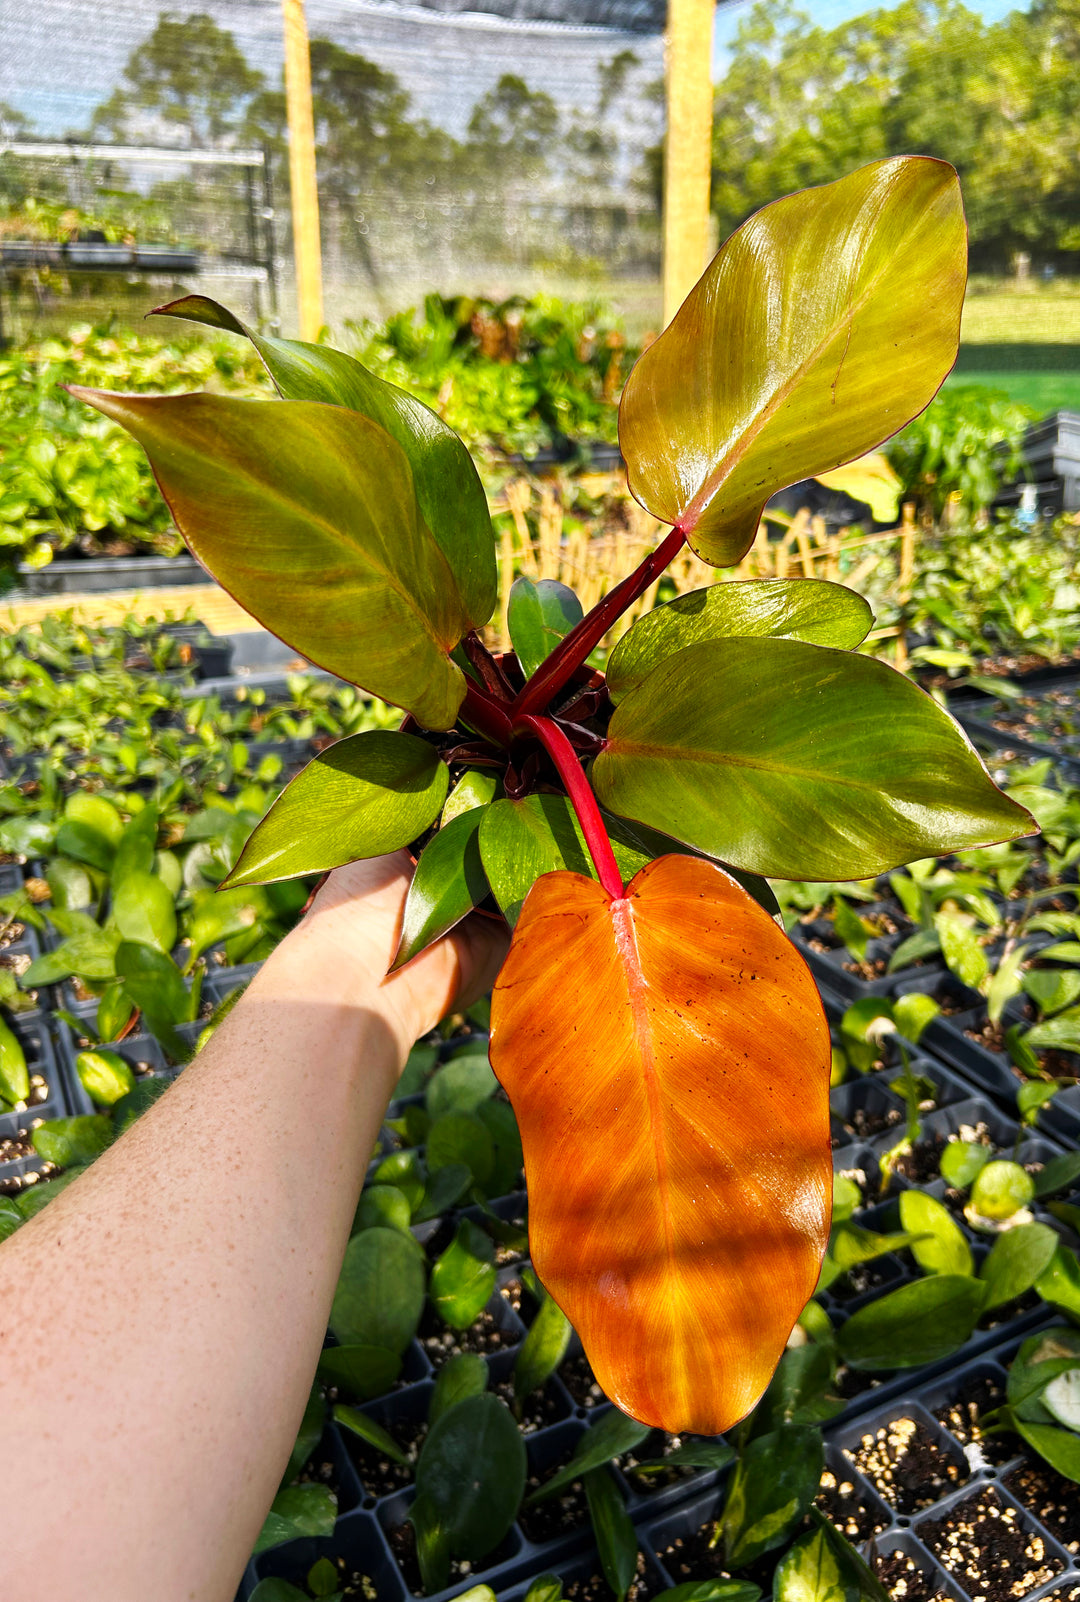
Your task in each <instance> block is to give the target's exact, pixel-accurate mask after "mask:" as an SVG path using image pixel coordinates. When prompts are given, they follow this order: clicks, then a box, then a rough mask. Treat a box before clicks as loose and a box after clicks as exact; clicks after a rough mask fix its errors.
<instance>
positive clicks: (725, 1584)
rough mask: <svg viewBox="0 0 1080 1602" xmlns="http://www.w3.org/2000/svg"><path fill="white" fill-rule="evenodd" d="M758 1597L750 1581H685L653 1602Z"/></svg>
mask: <svg viewBox="0 0 1080 1602" xmlns="http://www.w3.org/2000/svg"><path fill="white" fill-rule="evenodd" d="M760 1596H761V1587H760V1585H754V1584H753V1583H752V1582H751V1581H750V1580H721V1579H716V1580H687V1581H686V1582H685V1584H683V1585H670V1586H668V1588H667V1590H666V1591H660V1592H659V1593H658V1594H657V1596H656V1598H655V1602H759V1598H760ZM526 1602H528V1598H526Z"/></svg>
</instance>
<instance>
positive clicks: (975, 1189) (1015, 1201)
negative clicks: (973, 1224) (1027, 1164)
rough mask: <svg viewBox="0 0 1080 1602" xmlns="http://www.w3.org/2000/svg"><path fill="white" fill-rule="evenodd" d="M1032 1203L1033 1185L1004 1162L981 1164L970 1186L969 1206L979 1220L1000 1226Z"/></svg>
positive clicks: (1023, 1173) (1024, 1173) (1026, 1175)
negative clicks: (985, 1219) (999, 1224)
mask: <svg viewBox="0 0 1080 1602" xmlns="http://www.w3.org/2000/svg"><path fill="white" fill-rule="evenodd" d="M1034 1200H1035V1181H1034V1179H1033V1178H1032V1177H1031V1175H1030V1174H1029V1173H1028V1171H1027V1169H1026V1168H1022V1167H1021V1166H1020V1164H1019V1163H1014V1162H1010V1161H1009V1160H1008V1159H1007V1158H1003V1157H997V1158H994V1159H993V1161H991V1162H988V1163H984V1164H983V1166H982V1167H981V1168H980V1169H979V1172H978V1173H977V1174H976V1175H975V1178H974V1180H973V1181H972V1185H971V1206H972V1208H973V1209H974V1211H975V1212H976V1213H978V1215H979V1217H980V1218H988V1219H990V1220H992V1221H993V1222H994V1223H1002V1222H1003V1221H1004V1220H1005V1219H1006V1218H1011V1217H1012V1216H1013V1214H1014V1213H1018V1212H1019V1211H1020V1209H1021V1208H1022V1207H1026V1206H1027V1205H1028V1203H1029V1202H1032V1201H1034Z"/></svg>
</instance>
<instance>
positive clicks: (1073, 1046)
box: [1024, 1007, 1080, 1052]
mask: <svg viewBox="0 0 1080 1602" xmlns="http://www.w3.org/2000/svg"><path fill="white" fill-rule="evenodd" d="M1024 1040H1025V1042H1026V1044H1027V1045H1028V1046H1040V1047H1043V1048H1045V1049H1049V1050H1053V1051H1077V1052H1080V1007H1070V1008H1069V1009H1068V1011H1067V1012H1062V1013H1059V1014H1058V1016H1057V1017H1056V1018H1048V1019H1047V1020H1046V1021H1045V1023H1037V1024H1035V1025H1034V1026H1033V1027H1032V1028H1031V1029H1029V1030H1028V1032H1027V1034H1026V1035H1025V1036H1024Z"/></svg>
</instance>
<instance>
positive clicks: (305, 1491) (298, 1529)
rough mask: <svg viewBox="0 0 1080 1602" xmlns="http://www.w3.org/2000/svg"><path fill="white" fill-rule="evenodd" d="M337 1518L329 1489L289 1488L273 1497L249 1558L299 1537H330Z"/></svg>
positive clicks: (305, 1486) (311, 1486)
mask: <svg viewBox="0 0 1080 1602" xmlns="http://www.w3.org/2000/svg"><path fill="white" fill-rule="evenodd" d="M336 1519H337V1497H336V1496H335V1495H334V1493H333V1491H331V1489H330V1487H329V1486H327V1485H290V1486H289V1487H288V1488H287V1489H286V1490H284V1491H279V1492H278V1494H277V1495H276V1496H275V1498H274V1501H273V1505H272V1506H271V1508H270V1511H269V1513H268V1514H267V1515H266V1522H265V1523H264V1525H263V1527H262V1529H261V1531H260V1532H259V1538H258V1540H257V1541H256V1542H255V1545H254V1547H253V1549H252V1555H253V1556H256V1557H257V1556H258V1554H259V1553H260V1552H265V1551H267V1550H268V1548H269V1547H272V1546H280V1545H281V1543H282V1542H283V1541H295V1540H298V1539H299V1538H300V1537H301V1536H302V1535H310V1536H319V1535H333V1533H334V1522H335V1520H336Z"/></svg>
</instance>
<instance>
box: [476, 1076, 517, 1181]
mask: <svg viewBox="0 0 1080 1602" xmlns="http://www.w3.org/2000/svg"><path fill="white" fill-rule="evenodd" d="M476 1117H477V1119H479V1121H480V1123H482V1124H483V1125H484V1127H485V1129H486V1130H487V1132H488V1134H489V1135H490V1136H491V1143H492V1148H493V1152H494V1158H495V1161H494V1165H493V1167H492V1172H491V1177H490V1179H488V1180H485V1182H484V1184H483V1186H482V1188H483V1190H484V1191H485V1192H486V1194H487V1195H488V1196H508V1195H509V1194H510V1192H511V1191H513V1190H517V1189H518V1188H519V1187H520V1185H521V1170H522V1165H523V1163H524V1161H525V1158H524V1155H523V1153H522V1149H521V1131H520V1130H519V1129H518V1122H517V1119H516V1118H515V1116H514V1109H513V1107H511V1106H510V1104H509V1102H506V1101H496V1100H495V1099H494V1098H493V1099H491V1100H489V1101H482V1102H481V1103H480V1105H479V1107H477V1109H476Z"/></svg>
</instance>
